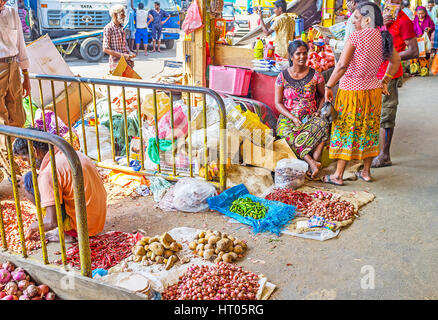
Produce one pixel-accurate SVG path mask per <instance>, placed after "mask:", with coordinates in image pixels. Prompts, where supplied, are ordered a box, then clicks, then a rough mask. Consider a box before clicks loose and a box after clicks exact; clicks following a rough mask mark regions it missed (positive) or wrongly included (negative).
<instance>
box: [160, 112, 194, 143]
mask: <svg viewBox="0 0 438 320" xmlns="http://www.w3.org/2000/svg"><path fill="white" fill-rule="evenodd" d="M170 115H171V114H170V110H169V111H167V112H166V114H165V115H164V116H163V117H162V118H161V119H160V121H158V138H159V139H167V140H170V139H172V127H171V125H170ZM173 124H174V127H175V129H174V135H175V136H174V138H179V137H185V135H186V134H187V131H188V120H187V117H186V115H185V114H184V111H183V110H182V108H181V106H178V107H176V108H175V109H173Z"/></svg>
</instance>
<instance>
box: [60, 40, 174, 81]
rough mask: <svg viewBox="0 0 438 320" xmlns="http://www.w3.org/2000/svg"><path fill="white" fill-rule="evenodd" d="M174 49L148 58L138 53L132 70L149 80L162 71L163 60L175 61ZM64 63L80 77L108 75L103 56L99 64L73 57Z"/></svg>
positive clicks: (106, 57)
mask: <svg viewBox="0 0 438 320" xmlns="http://www.w3.org/2000/svg"><path fill="white" fill-rule="evenodd" d="M175 48H176V45H175ZM175 48H174V49H172V50H167V49H164V47H163V48H162V50H161V53H158V52H154V53H152V52H150V53H149V54H148V56H145V55H144V52H143V51H140V52H139V54H138V56H137V57H136V58H135V60H134V61H135V62H134V70H135V71H136V72H137V73H138V74H139V75H140V76H141V77H142V78H143V79H145V80H146V81H148V80H151V77H152V76H154V75H155V74H157V73H158V72H160V71H161V70H162V68H163V65H164V60H175V59H176V49H175ZM66 61H67V63H68V65H69V66H70V69H71V70H72V71H73V73H74V74H79V75H81V76H82V77H98V78H101V77H103V76H105V75H106V74H108V56H105V57H104V58H103V59H102V60H101V61H100V62H99V63H89V62H87V61H85V60H82V59H77V58H73V57H71V58H70V57H69V58H67V59H66Z"/></svg>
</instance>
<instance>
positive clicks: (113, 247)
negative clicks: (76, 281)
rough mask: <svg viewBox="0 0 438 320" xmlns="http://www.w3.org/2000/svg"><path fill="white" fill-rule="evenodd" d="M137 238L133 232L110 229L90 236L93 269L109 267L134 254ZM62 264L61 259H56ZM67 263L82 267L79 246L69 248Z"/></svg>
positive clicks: (74, 245)
mask: <svg viewBox="0 0 438 320" xmlns="http://www.w3.org/2000/svg"><path fill="white" fill-rule="evenodd" d="M135 243H136V239H135V236H134V235H133V234H129V233H125V232H119V231H110V232H107V233H105V234H103V235H99V236H95V237H90V250H91V269H92V270H94V269H96V268H103V269H109V268H111V267H113V266H115V265H116V264H118V263H119V262H120V261H122V260H123V259H125V258H127V257H128V256H130V255H131V254H132V252H131V249H132V247H133V246H134V245H135ZM55 262H56V263H58V264H61V260H57V261H55ZM67 263H69V264H70V266H72V267H77V268H80V266H81V263H80V258H79V247H78V244H77V243H75V244H73V245H72V246H71V247H70V248H69V249H68V250H67Z"/></svg>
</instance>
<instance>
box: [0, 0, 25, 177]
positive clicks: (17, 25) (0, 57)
mask: <svg viewBox="0 0 438 320" xmlns="http://www.w3.org/2000/svg"><path fill="white" fill-rule="evenodd" d="M6 2H7V1H6V0H0V125H8V126H14V127H22V126H23V125H24V122H25V121H26V113H25V111H24V108H23V104H22V102H23V101H22V100H23V96H24V97H26V96H28V95H29V94H30V80H29V73H28V71H27V69H28V68H29V58H28V57H27V53H26V44H25V43H24V35H23V29H22V26H21V21H20V17H19V16H18V11H17V9H15V8H12V7H10V6H6ZM20 69H21V74H22V75H23V82H21V74H20ZM6 141H7V140H6V136H5V135H0V166H1V167H3V169H4V170H5V171H6V173H7V174H8V175H9V176H10V175H11V172H10V166H9V160H8V152H7V143H6ZM17 171H18V172H17ZM16 172H17V174H20V171H19V169H18V166H17V170H16Z"/></svg>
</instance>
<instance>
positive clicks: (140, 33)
mask: <svg viewBox="0 0 438 320" xmlns="http://www.w3.org/2000/svg"><path fill="white" fill-rule="evenodd" d="M148 18H149V21H148ZM152 21H154V18H153V17H152V16H151V15H150V14H148V13H147V11H146V10H144V4H143V3H142V2H140V3H139V4H138V10H137V19H136V27H137V29H136V31H135V45H136V47H137V52H136V53H137V55H138V50H139V49H140V44H141V42H142V41H143V46H144V55H145V56H147V55H148V38H149V34H148V27H149V23H151V22H152Z"/></svg>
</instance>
